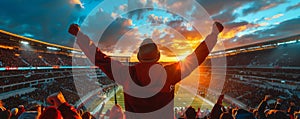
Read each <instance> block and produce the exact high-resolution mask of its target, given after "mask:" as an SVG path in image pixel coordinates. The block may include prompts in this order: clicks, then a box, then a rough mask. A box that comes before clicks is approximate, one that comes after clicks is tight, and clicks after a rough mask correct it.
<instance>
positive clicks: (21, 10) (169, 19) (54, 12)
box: [0, 0, 300, 58]
mask: <svg viewBox="0 0 300 119" xmlns="http://www.w3.org/2000/svg"><path fill="white" fill-rule="evenodd" d="M0 11H1V12H0V29H1V30H5V31H8V32H12V33H15V34H19V35H22V36H25V37H29V38H34V39H37V40H41V41H46V42H50V43H54V44H59V45H64V46H70V47H76V46H74V41H75V38H74V37H72V36H71V35H69V34H68V32H67V29H68V26H69V25H70V24H71V23H77V24H79V25H80V26H81V27H82V31H84V33H86V34H87V35H88V36H89V37H90V38H91V39H93V40H94V41H95V42H97V44H98V45H99V47H100V48H101V49H102V50H103V51H104V52H107V53H109V54H112V55H131V54H132V53H136V52H137V49H138V46H139V44H140V43H141V42H142V40H143V39H145V38H148V37H151V38H152V39H153V40H154V42H155V43H157V44H158V45H159V47H160V50H161V52H162V55H163V56H162V57H163V58H170V57H173V56H176V55H177V56H178V55H179V57H182V58H184V57H185V56H186V55H187V54H189V53H191V52H192V51H193V49H194V48H195V47H196V46H197V45H198V44H199V43H200V42H201V41H202V40H203V39H204V38H205V37H206V36H207V35H208V34H209V33H210V31H211V24H212V23H213V21H219V22H221V23H222V24H223V25H224V26H225V29H224V31H223V33H221V34H220V35H219V39H218V40H219V42H218V44H217V46H216V48H215V50H224V49H228V48H234V47H238V46H244V45H247V44H251V43H257V42H264V41H270V40H276V39H279V38H284V37H288V36H293V35H298V34H300V30H299V28H300V14H299V13H300V1H299V0H30V2H29V1H28V0H1V1H0ZM177 58H178V57H177Z"/></svg>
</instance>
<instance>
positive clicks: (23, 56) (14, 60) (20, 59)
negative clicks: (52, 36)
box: [0, 48, 91, 67]
mask: <svg viewBox="0 0 300 119" xmlns="http://www.w3.org/2000/svg"><path fill="white" fill-rule="evenodd" d="M0 54H1V56H5V57H0V67H7V66H8V67H29V66H34V67H38V66H72V65H75V66H90V65H91V64H90V63H89V62H88V60H87V59H86V58H82V57H72V56H71V55H70V54H69V55H68V54H57V53H53V52H37V51H30V50H17V49H14V50H10V49H2V48H0Z"/></svg>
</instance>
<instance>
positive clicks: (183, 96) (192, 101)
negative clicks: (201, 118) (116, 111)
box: [102, 85, 213, 113]
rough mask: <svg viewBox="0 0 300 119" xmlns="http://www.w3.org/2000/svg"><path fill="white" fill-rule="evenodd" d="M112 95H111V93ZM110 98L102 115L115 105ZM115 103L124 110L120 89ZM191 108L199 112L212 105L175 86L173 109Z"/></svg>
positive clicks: (210, 107) (185, 89) (112, 98)
mask: <svg viewBox="0 0 300 119" xmlns="http://www.w3.org/2000/svg"><path fill="white" fill-rule="evenodd" d="M112 94H113V93H112ZM109 97H111V98H110V99H109V100H108V101H107V102H106V103H105V106H104V109H103V111H102V113H105V112H106V111H107V110H108V109H111V107H112V106H113V105H114V104H115V99H114V96H109ZM116 97H117V102H118V104H119V105H121V106H122V108H123V110H125V107H124V95H123V90H122V88H119V90H118V91H117V96H116ZM188 106H192V107H193V108H195V109H196V110H197V109H198V108H200V109H201V110H205V109H209V110H210V109H212V107H213V105H212V102H208V101H207V100H205V99H203V98H202V97H200V96H197V95H196V94H195V93H193V92H192V91H189V90H188V89H187V88H183V87H181V86H179V85H176V87H175V98H174V108H177V109H181V108H184V107H188Z"/></svg>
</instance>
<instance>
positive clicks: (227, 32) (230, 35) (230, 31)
mask: <svg viewBox="0 0 300 119" xmlns="http://www.w3.org/2000/svg"><path fill="white" fill-rule="evenodd" d="M247 28H248V27H247V25H243V26H239V27H236V28H232V29H228V30H225V31H224V32H222V33H221V34H220V38H221V39H230V38H234V37H235V36H236V34H238V33H239V32H242V31H244V30H246V29H247Z"/></svg>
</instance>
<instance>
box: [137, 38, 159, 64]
mask: <svg viewBox="0 0 300 119" xmlns="http://www.w3.org/2000/svg"><path fill="white" fill-rule="evenodd" d="M137 58H138V60H139V61H140V62H143V63H144V62H157V61H158V60H159V58H160V52H159V49H158V47H157V45H156V44H155V43H154V42H153V40H152V39H151V38H147V39H145V40H144V41H143V42H142V44H141V45H140V48H139V52H138V54H137Z"/></svg>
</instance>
